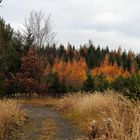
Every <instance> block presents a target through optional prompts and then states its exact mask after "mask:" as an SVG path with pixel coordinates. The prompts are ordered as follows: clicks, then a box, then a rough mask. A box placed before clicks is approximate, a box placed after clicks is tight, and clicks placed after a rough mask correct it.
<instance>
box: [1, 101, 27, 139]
mask: <svg viewBox="0 0 140 140" xmlns="http://www.w3.org/2000/svg"><path fill="white" fill-rule="evenodd" d="M25 120H26V114H25V112H24V111H22V110H21V109H20V106H19V105H18V104H17V102H16V101H13V100H0V139H1V140H12V139H16V138H17V137H18V134H19V131H20V130H21V128H22V125H23V124H24V122H25Z"/></svg>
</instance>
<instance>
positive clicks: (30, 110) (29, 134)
mask: <svg viewBox="0 0 140 140" xmlns="http://www.w3.org/2000/svg"><path fill="white" fill-rule="evenodd" d="M22 108H23V109H25V110H26V111H27V114H28V116H29V122H30V125H29V127H28V128H26V131H25V132H24V133H23V140H24V139H26V140H39V138H40V137H41V134H40V132H39V130H40V129H41V127H42V123H43V120H44V119H45V118H51V119H52V120H53V121H54V122H55V124H56V126H57V130H56V135H55V138H54V139H53V140H76V139H79V138H82V137H83V136H84V135H83V133H82V131H80V130H79V129H77V128H76V127H74V126H73V125H72V123H71V122H69V121H67V120H66V119H64V118H63V117H62V116H61V115H60V114H59V113H58V112H56V111H55V110H54V109H53V108H50V107H42V106H30V105H24V106H23V107H22Z"/></svg>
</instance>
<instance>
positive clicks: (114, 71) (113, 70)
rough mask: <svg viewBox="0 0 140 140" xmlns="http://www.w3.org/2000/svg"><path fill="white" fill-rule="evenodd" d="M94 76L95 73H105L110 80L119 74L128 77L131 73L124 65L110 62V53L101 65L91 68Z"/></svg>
mask: <svg viewBox="0 0 140 140" xmlns="http://www.w3.org/2000/svg"><path fill="white" fill-rule="evenodd" d="M91 73H92V75H93V76H95V75H100V74H102V75H105V76H106V77H107V80H108V81H110V82H111V81H113V80H115V79H116V78H118V77H119V76H123V77H128V76H129V75H130V73H129V72H128V71H127V70H126V71H124V70H123V68H122V67H119V66H118V65H117V63H114V65H111V64H109V59H108V55H106V57H105V60H104V62H103V64H102V65H101V67H98V68H94V69H92V70H91Z"/></svg>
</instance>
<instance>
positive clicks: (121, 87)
mask: <svg viewBox="0 0 140 140" xmlns="http://www.w3.org/2000/svg"><path fill="white" fill-rule="evenodd" d="M112 88H113V89H115V90H117V91H121V92H122V93H123V94H124V95H125V96H128V97H130V98H134V99H137V98H139V99H140V75H133V76H131V77H127V78H123V77H119V78H118V79H116V80H115V81H114V82H113V83H112Z"/></svg>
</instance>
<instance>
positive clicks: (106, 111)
mask: <svg viewBox="0 0 140 140" xmlns="http://www.w3.org/2000/svg"><path fill="white" fill-rule="evenodd" d="M59 108H60V110H61V111H62V112H63V113H64V114H66V116H67V117H68V118H69V119H72V120H74V121H75V122H76V123H77V124H79V125H80V126H81V127H84V128H88V129H87V130H88V134H89V138H90V139H103V140H106V139H107V140H109V139H110V140H140V102H139V101H131V100H129V99H127V98H125V97H123V96H121V95H118V94H115V93H114V91H106V92H105V93H93V94H87V93H86V94H84V93H76V94H70V95H67V96H65V97H64V98H63V99H62V100H61V102H60V104H59Z"/></svg>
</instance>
